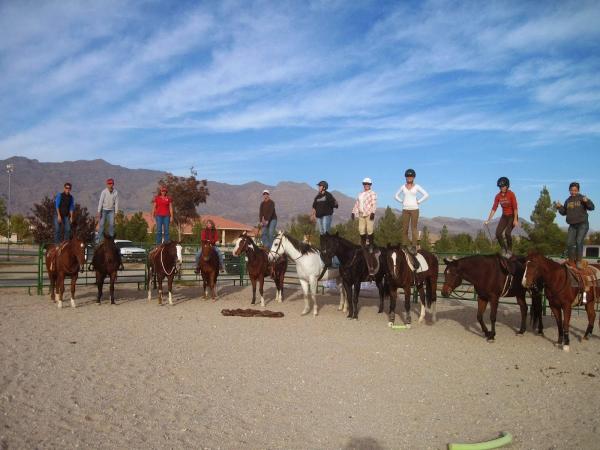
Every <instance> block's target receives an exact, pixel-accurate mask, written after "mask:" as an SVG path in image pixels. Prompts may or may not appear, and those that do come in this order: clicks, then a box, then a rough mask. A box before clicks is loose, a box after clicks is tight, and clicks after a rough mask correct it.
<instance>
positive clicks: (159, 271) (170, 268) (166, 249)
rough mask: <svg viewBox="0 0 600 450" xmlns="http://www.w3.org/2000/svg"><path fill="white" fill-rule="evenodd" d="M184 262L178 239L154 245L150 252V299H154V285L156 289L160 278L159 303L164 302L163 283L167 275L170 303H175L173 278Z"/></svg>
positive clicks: (148, 280)
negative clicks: (178, 267)
mask: <svg viewBox="0 0 600 450" xmlns="http://www.w3.org/2000/svg"><path fill="white" fill-rule="evenodd" d="M181 262H182V258H181V245H179V242H176V241H169V242H165V243H163V244H160V245H157V246H156V247H154V248H153V249H152V250H151V251H150V253H149V254H148V278H147V279H146V281H147V283H148V301H150V300H151V299H152V286H154V289H156V282H157V280H158V304H159V305H161V304H162V299H163V290H162V286H163V285H162V283H163V280H164V278H165V277H167V283H168V288H169V304H170V305H172V304H173V295H172V292H173V278H175V275H176V274H177V266H178V265H180V264H181ZM150 282H152V285H151V284H150Z"/></svg>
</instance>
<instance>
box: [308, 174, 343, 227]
mask: <svg viewBox="0 0 600 450" xmlns="http://www.w3.org/2000/svg"><path fill="white" fill-rule="evenodd" d="M317 187H318V189H319V193H318V194H317V195H316V197H315V199H314V200H313V204H312V214H311V219H312V220H313V222H314V221H316V222H317V225H318V227H319V234H325V233H328V232H329V230H330V229H331V216H332V215H333V210H334V209H335V208H337V207H338V202H337V200H336V199H335V197H334V196H333V195H332V194H331V193H330V192H329V191H328V190H327V189H328V188H329V184H328V183H327V181H319V184H317Z"/></svg>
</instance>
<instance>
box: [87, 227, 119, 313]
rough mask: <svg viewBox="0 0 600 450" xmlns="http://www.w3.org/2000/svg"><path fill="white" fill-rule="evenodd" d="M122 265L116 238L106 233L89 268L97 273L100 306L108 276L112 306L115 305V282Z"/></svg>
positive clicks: (97, 300) (95, 250)
mask: <svg viewBox="0 0 600 450" xmlns="http://www.w3.org/2000/svg"><path fill="white" fill-rule="evenodd" d="M120 264H121V258H120V256H119V248H118V247H117V246H116V244H115V240H114V237H113V236H110V235H109V234H106V233H104V240H103V241H102V242H101V243H100V245H98V246H97V247H96V248H95V249H94V256H93V257H92V263H91V264H90V267H89V269H90V270H92V269H93V270H94V271H95V272H96V286H97V288H98V296H97V297H96V303H98V304H100V301H101V299H102V288H103V286H104V279H105V278H106V277H107V276H108V277H109V280H110V304H111V305H114V304H115V281H117V272H118V270H119V265H120Z"/></svg>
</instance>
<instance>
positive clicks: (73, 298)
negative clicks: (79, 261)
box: [71, 274, 77, 308]
mask: <svg viewBox="0 0 600 450" xmlns="http://www.w3.org/2000/svg"><path fill="white" fill-rule="evenodd" d="M76 284H77V274H75V275H73V276H72V277H71V308H75V306H77V305H75V285H76Z"/></svg>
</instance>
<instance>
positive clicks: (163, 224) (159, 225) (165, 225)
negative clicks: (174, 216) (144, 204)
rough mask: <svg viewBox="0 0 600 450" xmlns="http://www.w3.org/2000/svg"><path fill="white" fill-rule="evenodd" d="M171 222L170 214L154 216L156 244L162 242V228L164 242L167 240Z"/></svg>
mask: <svg viewBox="0 0 600 450" xmlns="http://www.w3.org/2000/svg"><path fill="white" fill-rule="evenodd" d="M170 222H171V216H156V244H157V245H158V244H162V242H163V229H164V235H165V242H169V223H170Z"/></svg>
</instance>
